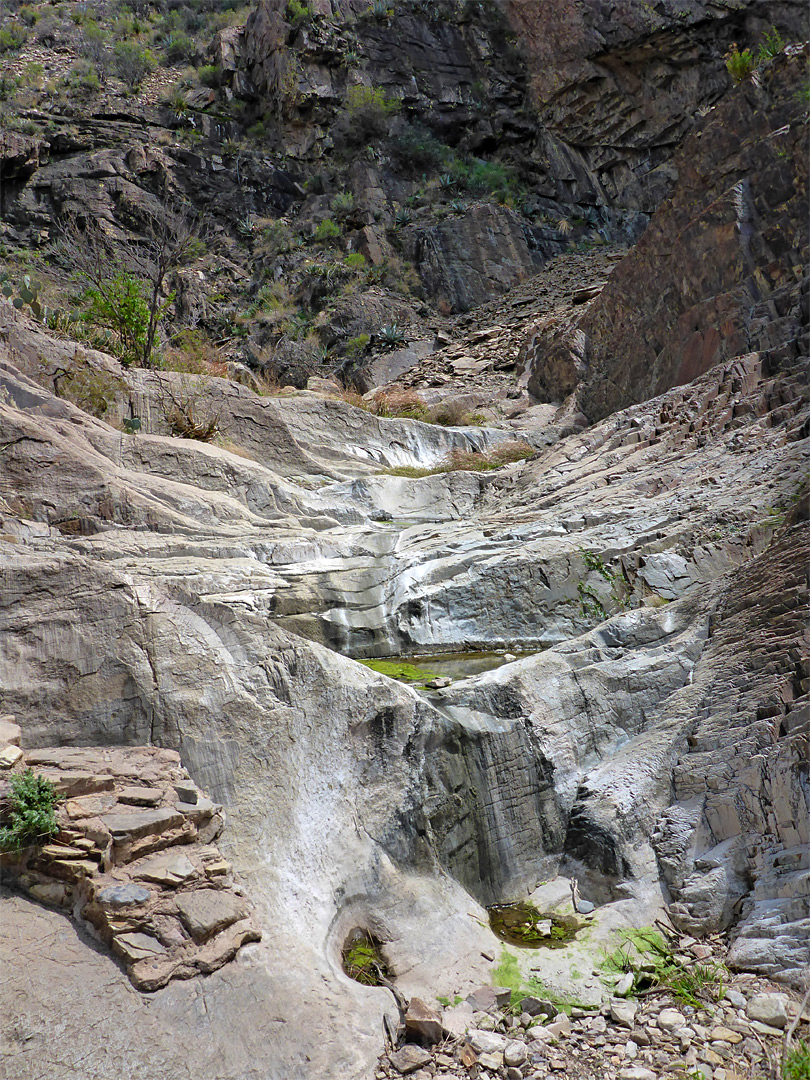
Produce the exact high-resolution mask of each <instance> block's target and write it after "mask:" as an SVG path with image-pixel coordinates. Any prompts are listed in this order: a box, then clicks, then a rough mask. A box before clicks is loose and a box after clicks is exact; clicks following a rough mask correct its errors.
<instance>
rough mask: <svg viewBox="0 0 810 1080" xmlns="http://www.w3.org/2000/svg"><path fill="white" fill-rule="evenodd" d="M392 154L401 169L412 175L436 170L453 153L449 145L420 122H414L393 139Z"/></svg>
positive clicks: (445, 162) (444, 163)
mask: <svg viewBox="0 0 810 1080" xmlns="http://www.w3.org/2000/svg"><path fill="white" fill-rule="evenodd" d="M391 154H392V156H393V157H394V159H395V160H396V162H397V164H398V165H399V166H400V168H401V169H403V170H404V171H406V172H408V173H409V174H410V175H411V176H420V175H421V174H422V173H425V172H435V170H436V169H438V168H440V167H441V166H443V165H446V164H447V162H448V161H450V160H451V158H452V156H453V154H452V151H451V149H450V147H449V146H445V144H444V143H443V142H441V141H440V140H439V139H437V138H436V136H435V135H434V134H433V133H432V132H431V131H428V129H427V128H425V127H422V126H421V125H419V124H412V125H409V126H408V127H406V128H405V130H404V131H402V132H400V133H399V134H397V135H394V136H393V137H392V139H391Z"/></svg>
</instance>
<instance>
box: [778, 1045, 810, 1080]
mask: <svg viewBox="0 0 810 1080" xmlns="http://www.w3.org/2000/svg"><path fill="white" fill-rule="evenodd" d="M782 1077H783V1080H810V1042H807V1041H805V1040H804V1039H802V1040H801V1041H800V1042H799V1043H798V1045H797V1046H794V1047H792V1048H791V1049H789V1050H787V1051H786V1052H785V1059H784V1061H783V1063H782Z"/></svg>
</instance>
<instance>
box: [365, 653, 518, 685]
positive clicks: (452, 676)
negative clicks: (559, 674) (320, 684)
mask: <svg viewBox="0 0 810 1080" xmlns="http://www.w3.org/2000/svg"><path fill="white" fill-rule="evenodd" d="M534 651H537V650H534ZM534 651H530V652H505V651H504V652H482V651H478V652H466V653H465V652H456V653H451V652H444V653H427V654H420V655H418V656H400V657H391V656H380V657H371V658H370V659H365V660H360V661H359V663H361V664H364V665H365V666H366V667H368V668H371V670H372V671H377V672H379V673H380V674H381V675H387V676H388V677H389V678H390V679H397V680H398V681H399V682H406V683H410V684H411V685H412V686H415V687H417V688H418V689H427V690H436V689H441V688H442V687H444V686H447V685H449V683H450V682H453V681H455V680H456V679H468V678H470V676H472V675H480V674H481V672H483V671H492V670H493V669H494V668H498V667H501V666H502V665H503V664H511V663H512V661H513V660H522V659H523V658H524V657H525V656H533V655H534Z"/></svg>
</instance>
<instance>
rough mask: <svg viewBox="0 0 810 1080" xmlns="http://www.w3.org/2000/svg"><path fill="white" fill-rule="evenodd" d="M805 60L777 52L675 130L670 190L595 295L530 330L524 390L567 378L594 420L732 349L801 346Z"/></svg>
mask: <svg viewBox="0 0 810 1080" xmlns="http://www.w3.org/2000/svg"><path fill="white" fill-rule="evenodd" d="M805 58H806V53H805V52H804V51H803V50H802V51H794V53H793V55H791V56H784V55H782V56H779V57H777V58H776V60H774V61H773V62H772V63H771V64H769V65H768V66H767V67H765V68H764V69H763V70H762V72H761V74H760V75H759V76H758V77H757V78H756V79H749V80H747V81H745V82H744V83H743V84H742V85H741V86H739V87H738V88H737V89H736V90H735V91H734V93H732V94H730V95H729V97H728V98H726V99H725V100H724V101H723V102H722V103H721V104H720V105H718V106H717V108H716V109H715V110H714V111H712V112H711V113H710V114H709V115H708V116H707V117H706V118H705V120H704V121H703V123H702V124H701V125H700V126H699V128H698V129H697V130H696V131H695V132H694V133H693V134H692V135H691V136H690V137H689V138H688V140H687V142H686V144H685V145H684V148H683V150H682V151H681V152H680V153H679V155H678V156H677V158H676V159H675V163H676V166H677V170H678V173H679V180H678V184H677V186H676V188H675V191H674V193H673V196H672V199H671V200H670V201H668V202H667V203H665V204H664V205H663V206H662V207H661V209H660V210H659V211H658V212H657V213H656V215H655V217H654V218H653V221H652V222H651V224H650V226H649V228H648V229H647V231H646V232H645V234H644V236H643V237H642V238H641V240H640V241H639V243H638V244H637V245H636V247H635V248H634V249H633V251H632V253H631V254H630V255H629V257H628V258H627V259H626V260H624V261H623V262H622V263H621V264H620V265H619V266H618V267H617V269H616V271H615V273H614V274H613V275H612V276H611V278H610V281H609V283H608V284H607V286H606V287H605V288H604V290H603V291H602V293H601V294H600V295H599V297H598V298H597V299H596V300H594V301H593V303H592V304H591V305H590V306H589V307H588V309H587V310H586V311H585V313H584V314H583V315H582V316H581V317H580V318H579V319H575V320H573V321H570V322H568V323H567V324H563V325H560V324H559V322H558V323H557V324H555V325H552V326H548V325H544V326H542V327H540V328H538V332H537V333H536V334H535V336H534V338H533V339H532V340H531V341H530V343H529V346H528V349H527V356H526V360H527V366H528V368H529V377H528V386H529V389H530V391H531V392H532V393H534V394H535V395H536V396H537V397H539V398H540V399H541V400H544V401H548V400H557V401H559V400H561V399H562V398H563V397H565V396H566V395H568V394H570V393H571V392H572V391H573V390H574V389H575V388H576V387H577V386H578V385H579V386H580V389H579V393H578V399H579V403H580V406H581V408H582V410H583V411H584V412H585V413H586V414H587V415H588V416H589V417H590V418H591V419H600V418H601V417H604V416H607V415H608V414H610V413H611V412H613V411H615V410H617V409H621V408H624V407H626V406H628V405H631V404H634V403H636V402H640V401H644V400H646V399H647V398H650V397H654V396H655V395H657V394H660V393H662V392H663V391H664V390H666V389H667V388H669V387H671V386H675V385H679V384H682V383H688V382H690V381H691V380H692V379H694V378H696V377H697V376H698V375H701V374H702V373H703V372H705V371H707V370H708V369H709V368H710V367H711V366H712V365H713V364H716V363H718V362H720V361H722V360H728V359H730V358H732V357H734V356H738V355H742V354H744V353H749V352H754V351H759V352H763V353H773V354H774V355H775V356H777V357H782V356H786V357H797V356H800V355H807V353H808V345H809V343H808V340H807V337H806V327H807V309H806V304H807V294H806V287H807V278H806V267H807V263H808V250H809V249H808V237H807V229H806V220H805V218H806V213H805V211H806V207H805V192H806V190H807V157H806V152H805V151H806V126H805V119H806V105H804V104H803V103H802V102H801V101H800V99H799V98H798V97H797V95H796V85H797V81H798V80H799V78H800V73H801V72H802V69H803V65H804V63H805ZM741 136H742V137H741Z"/></svg>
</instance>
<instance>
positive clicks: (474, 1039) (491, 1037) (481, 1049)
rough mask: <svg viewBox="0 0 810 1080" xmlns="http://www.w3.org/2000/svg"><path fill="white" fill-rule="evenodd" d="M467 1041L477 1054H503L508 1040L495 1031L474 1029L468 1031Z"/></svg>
mask: <svg viewBox="0 0 810 1080" xmlns="http://www.w3.org/2000/svg"><path fill="white" fill-rule="evenodd" d="M467 1042H468V1043H469V1044H470V1046H471V1047H472V1048H473V1050H475V1052H476V1054H502V1053H503V1051H504V1050H505V1049H506V1044H507V1040H506V1038H505V1037H504V1036H503V1035H498V1034H497V1033H496V1032H494V1031H480V1030H473V1031H470V1032H468V1033H467Z"/></svg>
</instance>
